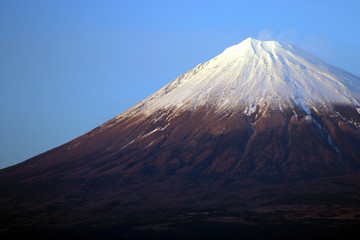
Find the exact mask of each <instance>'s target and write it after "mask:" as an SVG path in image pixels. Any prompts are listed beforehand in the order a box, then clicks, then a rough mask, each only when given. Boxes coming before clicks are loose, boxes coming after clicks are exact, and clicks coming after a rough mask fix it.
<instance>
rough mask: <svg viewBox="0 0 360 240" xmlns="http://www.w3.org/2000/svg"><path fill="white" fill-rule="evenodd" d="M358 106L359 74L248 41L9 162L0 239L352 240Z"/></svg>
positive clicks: (358, 211) (358, 188) (359, 206)
mask: <svg viewBox="0 0 360 240" xmlns="http://www.w3.org/2000/svg"><path fill="white" fill-rule="evenodd" d="M134 91H136V89H134ZM359 102H360V78H358V77H356V76H354V75H351V74H350V73H347V72H345V71H343V70H341V69H339V68H336V67H334V66H331V65H329V64H326V63H325V62H323V61H321V60H319V59H318V58H316V57H314V56H312V55H311V54H310V53H307V52H305V51H303V50H301V49H299V48H297V47H296V46H292V45H288V44H281V43H278V42H275V41H258V40H255V39H251V38H248V39H246V40H244V41H243V42H241V43H239V44H238V45H235V46H232V47H229V48H227V49H226V50H225V51H224V52H223V53H221V54H220V55H219V56H217V57H215V58H213V59H212V60H210V61H208V62H206V63H203V64H200V65H198V66H197V67H196V68H194V69H192V70H190V71H188V72H186V73H184V74H182V75H181V76H179V77H178V78H176V79H175V80H173V81H172V82H170V83H169V84H168V85H166V86H165V87H163V88H162V89H160V90H159V91H158V92H156V93H154V94H153V95H151V96H149V97H148V98H146V99H145V100H143V101H141V102H139V103H138V104H136V105H135V106H134V107H132V108H130V109H129V110H127V111H125V112H123V113H122V114H120V115H119V116H117V117H115V118H113V119H111V120H110V121H108V122H106V123H104V124H103V125H101V126H99V127H97V128H96V129H94V130H92V131H90V132H88V133H86V134H85V135H83V136H80V137H78V138H76V139H74V140H72V141H70V142H68V143H66V144H64V145H62V146H59V147H57V148H55V149H52V150H50V151H48V152H45V153H43V154H40V155H38V156H36V157H34V158H32V159H29V160H27V161H24V162H22V163H20V164H18V165H15V166H12V167H9V168H6V169H3V170H1V171H0V211H1V216H0V236H2V235H3V236H4V237H9V236H22V235H23V234H33V235H34V236H41V237H44V236H51V237H54V236H55V237H59V238H63V237H64V236H66V237H73V238H76V237H79V238H80V237H85V236H86V237H87V238H102V239H104V238H114V239H140V238H145V239H149V238H152V237H153V238H156V239H158V238H163V239H169V238H171V239H184V238H190V239H191V238H193V239H199V238H200V239H201V238H202V239H212V238H213V239H219V238H221V237H226V238H227V239H231V238H233V239H239V236H241V239H254V238H263V237H266V236H270V235H271V234H274V233H276V234H277V235H276V236H277V237H279V238H281V237H284V238H289V237H291V238H292V239H303V238H304V237H309V236H317V237H318V238H314V239H319V238H322V237H327V236H342V237H343V236H347V235H346V234H350V235H349V236H353V235H352V234H353V231H355V230H356V228H357V226H359V224H360V217H359V216H360V181H359V180H360V174H359V168H360V104H359ZM194 232H196V233H194ZM337 234H338V235H337ZM344 234H345V235H344ZM271 236H275V235H271ZM276 236H275V237H276ZM275 237H274V239H276V238H275ZM308 239H311V238H308Z"/></svg>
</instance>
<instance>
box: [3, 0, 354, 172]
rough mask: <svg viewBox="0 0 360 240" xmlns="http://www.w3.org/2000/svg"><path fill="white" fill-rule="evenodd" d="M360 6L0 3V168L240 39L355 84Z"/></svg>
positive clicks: (93, 123) (105, 116)
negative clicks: (323, 67)
mask: <svg viewBox="0 0 360 240" xmlns="http://www.w3.org/2000/svg"><path fill="white" fill-rule="evenodd" d="M359 12H360V1H330V0H326V1H321V0H318V1H310V0H309V1H306V0H302V1H290V0H288V1H226V0H221V1H210V0H208V1H196V0H193V1H186V0H183V1H171V0H167V1H156V0H152V1H136V0H132V1H121V0H118V1H105V0H102V1H90V0H86V1H77V0H71V1H67V0H61V1H60V0H59V1H57V0H53V1H37V0H32V1H29V0H27V1H21V0H13V1H8V0H0V168H3V167H6V166H10V165H13V164H16V163H19V162H21V161H24V160H26V159H28V158H30V157H32V156H35V155H37V154H40V153H42V152H44V151H47V150H49V149H51V148H54V147H56V146H59V145H61V144H63V143H65V142H67V141H70V140H72V139H73V138H75V137H78V136H80V135H82V134H84V133H86V132H87V131H89V130H91V129H93V128H95V127H97V126H98V125H100V124H102V123H104V122H105V121H107V120H110V119H111V118H112V117H115V116H116V115H118V114H120V113H121V112H123V111H125V110H126V109H128V108H129V107H131V106H133V105H134V104H136V103H137V102H138V101H141V100H142V99H144V98H146V97H147V96H149V95H150V94H152V93H154V92H155V91H157V90H158V89H160V88H161V87H162V86H164V85H165V84H166V83H168V82H170V81H171V80H173V79H174V78H176V77H177V76H178V75H180V74H182V73H183V72H185V71H187V70H190V69H192V68H193V67H195V66H196V65H198V64H199V63H202V62H205V61H207V60H210V59H211V58H213V57H215V56H216V55H218V54H220V53H221V52H222V51H223V50H224V49H225V48H227V47H229V46H231V45H234V44H237V43H239V42H241V41H242V40H244V39H246V38H247V37H253V38H256V39H261V40H278V41H281V42H287V43H292V44H295V45H297V46H299V47H301V48H303V49H305V50H307V51H309V52H311V53H313V54H314V55H316V56H318V57H319V58H321V59H323V60H324V61H326V62H328V63H330V64H333V65H335V66H338V67H340V68H343V69H344V70H346V71H349V72H351V73H353V74H355V75H358V76H360V61H359V57H360V41H359V39H360V14H359Z"/></svg>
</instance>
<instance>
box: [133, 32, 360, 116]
mask: <svg viewBox="0 0 360 240" xmlns="http://www.w3.org/2000/svg"><path fill="white" fill-rule="evenodd" d="M359 100H360V78H358V77H356V76H353V75H351V74H350V73H347V72H345V71H343V70H341V69H338V68H336V67H333V66H331V65H329V64H326V63H325V62H323V61H321V60H319V59H318V58H316V57H314V56H313V55H311V54H309V53H307V52H305V51H303V50H301V49H299V48H297V47H295V46H293V45H289V44H281V43H279V42H276V41H259V40H256V39H252V38H247V39H246V40H244V41H242V42H241V43H239V44H237V45H234V46H231V47H229V48H227V49H225V51H224V52H223V53H221V54H220V55H218V56H217V57H215V58H213V59H212V60H210V61H208V62H206V63H204V64H200V65H198V66H197V67H196V68H194V69H192V70H190V71H188V72H186V73H184V74H182V75H181V76H179V77H178V78H176V79H175V80H174V81H172V82H171V83H169V84H168V85H167V86H165V87H164V88H162V89H161V90H159V91H158V92H157V93H155V94H153V95H152V96H150V97H148V98H147V99H145V100H144V101H142V102H140V103H139V104H137V105H136V106H135V109H137V111H138V110H139V109H141V110H144V111H150V112H151V111H154V110H156V109H160V108H182V109H195V108H196V107H199V106H204V105H212V106H215V107H216V108H218V109H239V110H243V111H244V113H251V110H249V109H251V108H253V107H254V106H257V107H260V108H264V107H268V106H271V107H279V108H280V109H283V108H286V107H293V106H296V105H297V106H301V107H302V108H303V109H304V110H305V111H306V112H309V109H312V108H319V107H320V108H323V107H325V108H328V107H331V106H332V105H334V104H351V105H353V106H360V104H359ZM133 110H134V108H133Z"/></svg>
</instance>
